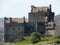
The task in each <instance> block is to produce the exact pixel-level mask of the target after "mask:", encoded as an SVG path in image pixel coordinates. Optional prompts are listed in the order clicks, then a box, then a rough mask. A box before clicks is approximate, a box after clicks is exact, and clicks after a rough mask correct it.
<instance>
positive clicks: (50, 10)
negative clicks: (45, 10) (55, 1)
mask: <svg viewBox="0 0 60 45" xmlns="http://www.w3.org/2000/svg"><path fill="white" fill-rule="evenodd" d="M49 9H50V12H51V4H50V5H49Z"/></svg>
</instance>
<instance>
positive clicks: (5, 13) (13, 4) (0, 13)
mask: <svg viewBox="0 0 60 45" xmlns="http://www.w3.org/2000/svg"><path fill="white" fill-rule="evenodd" d="M49 4H52V11H53V12H55V15H57V14H60V0H0V18H1V17H23V16H25V17H28V12H30V9H31V5H35V6H49Z"/></svg>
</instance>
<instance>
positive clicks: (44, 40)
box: [4, 36, 60, 45]
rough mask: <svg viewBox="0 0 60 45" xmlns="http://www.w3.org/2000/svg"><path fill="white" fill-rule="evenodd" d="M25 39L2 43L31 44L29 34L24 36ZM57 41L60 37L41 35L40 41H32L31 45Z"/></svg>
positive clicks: (12, 44)
mask: <svg viewBox="0 0 60 45" xmlns="http://www.w3.org/2000/svg"><path fill="white" fill-rule="evenodd" d="M24 38H25V40H24V41H21V42H16V43H4V45H30V44H32V42H31V40H30V39H31V37H30V36H26V37H24ZM57 41H60V38H57V37H44V38H43V37H41V41H39V42H37V43H34V44H33V45H41V44H53V43H55V42H57Z"/></svg>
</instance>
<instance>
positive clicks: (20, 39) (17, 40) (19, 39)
mask: <svg viewBox="0 0 60 45" xmlns="http://www.w3.org/2000/svg"><path fill="white" fill-rule="evenodd" d="M23 40H25V39H24V38H23V37H21V38H18V39H16V40H15V41H14V42H15V43H16V42H21V41H23Z"/></svg>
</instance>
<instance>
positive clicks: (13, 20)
mask: <svg viewBox="0 0 60 45" xmlns="http://www.w3.org/2000/svg"><path fill="white" fill-rule="evenodd" d="M12 22H16V23H23V22H24V19H23V18H12ZM5 23H10V18H7V20H5Z"/></svg>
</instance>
